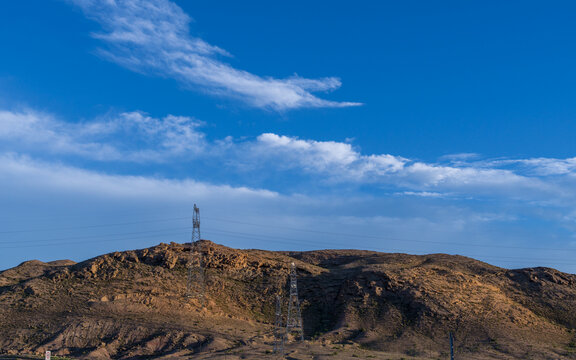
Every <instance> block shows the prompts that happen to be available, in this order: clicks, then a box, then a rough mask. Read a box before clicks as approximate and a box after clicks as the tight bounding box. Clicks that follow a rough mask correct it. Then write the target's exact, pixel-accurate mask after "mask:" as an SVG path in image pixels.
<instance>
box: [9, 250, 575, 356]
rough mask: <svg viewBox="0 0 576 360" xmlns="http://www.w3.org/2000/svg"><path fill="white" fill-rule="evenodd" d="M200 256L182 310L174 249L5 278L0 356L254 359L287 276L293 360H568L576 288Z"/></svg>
mask: <svg viewBox="0 0 576 360" xmlns="http://www.w3.org/2000/svg"><path fill="white" fill-rule="evenodd" d="M202 249H203V253H204V254H205V266H206V285H207V286H206V302H205V306H204V307H202V306H201V305H200V303H199V301H198V300H196V299H188V298H187V297H186V296H185V295H186V294H185V291H186V273H187V270H186V263H187V260H188V255H189V246H187V245H183V244H176V243H170V244H160V245H157V246H154V247H151V248H147V249H141V250H133V251H125V252H114V253H110V254H106V255H102V256H98V257H95V258H93V259H89V260H86V261H83V262H80V263H74V262H72V261H59V262H51V263H42V262H39V261H29V262H25V263H23V264H21V265H19V266H17V267H15V268H12V269H8V270H5V271H3V272H0V353H3V354H7V355H9V354H12V355H17V354H39V353H42V352H43V351H44V350H51V351H53V353H54V354H56V355H61V356H69V357H73V358H86V359H141V358H146V357H154V358H157V357H158V358H161V357H162V356H163V357H164V358H172V359H177V358H182V359H187V358H191V357H192V358H198V359H218V358H222V359H224V358H226V356H227V357H228V358H229V359H232V358H247V359H250V358H253V359H261V358H264V357H265V356H268V352H269V351H270V350H271V348H272V345H271V344H272V337H271V335H272V325H273V323H274V310H275V296H276V294H285V293H286V283H287V279H288V275H289V268H290V263H291V262H294V263H295V265H296V268H297V270H298V274H299V295H300V299H301V302H302V311H303V317H304V330H305V336H306V338H307V339H308V340H307V342H306V343H305V344H300V345H291V346H292V347H290V346H288V347H287V351H291V353H290V358H291V359H305V358H306V359H309V358H310V355H314V356H315V358H317V359H348V358H350V359H351V358H355V357H358V356H360V357H370V356H374V357H378V358H379V357H380V356H384V355H385V356H386V358H390V359H396V358H397V359H399V358H400V357H404V358H414V359H416V358H418V359H436V358H439V357H443V356H446V352H447V343H446V337H447V334H448V332H450V331H452V332H454V333H455V334H456V350H457V353H459V354H462V356H464V357H465V358H466V359H550V358H554V359H558V358H562V359H576V354H575V352H574V350H576V345H574V344H575V342H574V340H575V339H574V336H575V332H574V330H573V329H574V328H575V326H576V314H575V313H574V312H573V311H572V308H573V304H574V303H575V301H576V275H571V274H566V273H561V272H559V271H557V270H554V269H550V268H529V269H519V270H507V269H502V268H499V267H496V266H492V265H489V264H486V263H483V262H480V261H477V260H474V259H471V258H466V257H463V256H453V255H445V254H432V255H407V254H387V253H379V252H373V251H361V250H318V251H307V252H294V251H281V252H273V251H264V250H236V249H232V248H228V247H225V246H222V245H218V244H215V243H212V242H210V241H207V240H202ZM232 356H235V357H232Z"/></svg>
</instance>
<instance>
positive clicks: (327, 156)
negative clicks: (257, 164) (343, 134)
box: [249, 133, 408, 181]
mask: <svg viewBox="0 0 576 360" xmlns="http://www.w3.org/2000/svg"><path fill="white" fill-rule="evenodd" d="M249 151H250V152H252V153H253V156H257V157H258V158H263V157H272V158H273V159H278V160H281V161H279V162H277V163H278V164H279V166H280V167H286V168H302V169H304V170H306V171H309V172H313V173H323V174H326V175H330V176H332V177H334V178H341V179H346V180H347V181H366V180H367V178H369V177H370V176H382V175H385V174H390V173H396V172H398V171H400V170H401V169H402V168H403V167H404V165H405V163H406V162H407V161H408V160H407V159H404V158H401V157H397V156H392V155H388V154H383V155H362V154H360V153H359V152H358V151H356V150H355V149H354V148H353V147H352V145H351V144H349V143H342V142H336V141H315V140H301V139H298V138H294V137H288V136H283V135H277V134H271V133H266V134H262V135H260V136H258V138H257V140H256V142H255V143H253V144H251V148H250V150H249Z"/></svg>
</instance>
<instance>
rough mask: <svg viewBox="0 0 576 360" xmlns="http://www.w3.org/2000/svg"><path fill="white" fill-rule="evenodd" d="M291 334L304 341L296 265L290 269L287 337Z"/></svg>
mask: <svg viewBox="0 0 576 360" xmlns="http://www.w3.org/2000/svg"><path fill="white" fill-rule="evenodd" d="M290 334H294V335H295V338H296V339H298V340H304V329H303V327H302V314H301V313H300V300H299V299H298V274H297V273H296V265H295V264H294V263H292V266H291V269H290V297H289V299H288V314H287V315H286V336H288V335H290Z"/></svg>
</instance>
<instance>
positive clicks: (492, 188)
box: [0, 111, 576, 202]
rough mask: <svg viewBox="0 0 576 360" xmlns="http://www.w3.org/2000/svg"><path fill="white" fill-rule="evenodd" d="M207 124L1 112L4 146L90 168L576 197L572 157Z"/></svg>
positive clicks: (0, 145)
mask: <svg viewBox="0 0 576 360" xmlns="http://www.w3.org/2000/svg"><path fill="white" fill-rule="evenodd" d="M202 125H203V124H202V123H201V122H200V121H198V120H195V119H193V118H189V117H182V116H174V115H168V116H165V117H163V118H154V117H151V116H148V115H146V114H144V113H142V112H138V111H136V112H128V113H121V114H118V115H116V116H107V117H102V118H99V119H96V120H94V121H90V122H81V123H68V122H64V121H61V120H58V119H57V118H55V117H53V116H50V115H47V114H43V113H38V112H33V111H24V112H10V111H0V151H2V150H4V151H11V152H16V153H21V154H30V155H32V156H37V157H41V158H48V157H47V156H56V157H57V158H59V159H60V160H61V161H63V160H66V159H68V158H69V157H70V156H74V157H76V158H79V159H81V160H83V161H84V164H85V166H90V164H89V162H90V161H98V162H124V163H127V162H131V163H134V164H136V165H138V164H141V165H144V166H145V165H146V164H148V163H150V162H154V163H163V164H170V165H174V164H180V165H183V166H188V167H190V168H194V167H197V166H201V167H202V170H203V171H204V172H205V173H214V174H215V173H218V174H220V175H223V176H224V178H229V177H233V178H234V177H235V176H236V175H245V176H244V177H243V178H241V179H240V180H239V181H240V183H241V184H247V185H249V186H260V185H261V184H262V182H260V183H259V182H257V181H253V180H254V179H253V178H254V176H253V175H257V177H258V179H265V178H266V177H269V178H271V179H273V178H275V176H276V175H279V174H282V176H289V177H291V178H292V179H294V183H295V184H303V183H305V182H306V181H313V182H314V183H316V184H317V183H322V184H325V185H329V186H328V187H327V188H328V189H329V188H330V186H333V185H336V184H343V185H350V186H364V187H367V188H373V189H374V188H387V189H390V190H391V191H392V192H393V193H396V194H399V193H403V192H406V194H409V195H411V194H414V193H422V194H427V193H450V194H451V196H460V197H472V198H479V197H486V196H488V197H505V198H509V199H521V200H532V201H546V202H557V201H571V199H573V198H574V197H575V196H576V192H575V191H574V190H573V185H574V179H575V176H574V174H576V171H575V170H576V167H575V162H576V161H575V160H574V159H544V158H535V159H520V160H518V159H513V160H508V159H498V160H494V161H490V160H486V161H477V160H472V161H469V162H467V161H465V160H459V161H458V163H454V162H452V161H451V160H449V161H448V162H447V163H446V162H442V161H439V162H437V163H426V162H422V161H414V160H411V159H407V158H404V157H401V156H395V155H391V154H362V153H361V152H360V150H359V149H357V148H355V147H354V146H353V145H352V144H350V143H348V142H337V141H316V140H309V139H299V138H296V137H289V136H284V135H279V134H274V133H264V134H261V135H259V136H257V137H256V138H255V139H243V140H236V139H234V138H232V137H226V138H224V139H221V140H209V139H207V138H206V134H205V133H204V132H202V131H201V126H202ZM101 166H103V165H102V164H100V165H99V166H98V168H101ZM302 175H306V176H305V177H303V176H302ZM264 183H266V181H265V180H264ZM294 188H299V186H295V187H294ZM285 191H288V192H289V191H291V189H290V188H286V189H285Z"/></svg>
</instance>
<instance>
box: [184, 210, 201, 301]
mask: <svg viewBox="0 0 576 360" xmlns="http://www.w3.org/2000/svg"><path fill="white" fill-rule="evenodd" d="M201 246H202V244H201V242H200V209H198V207H197V206H196V204H194V214H193V215H192V239H191V241H190V259H189V260H188V282H187V285H186V296H188V297H190V298H198V299H200V301H201V302H202V304H204V288H205V282H204V259H203V256H204V255H203V253H202V249H201Z"/></svg>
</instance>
